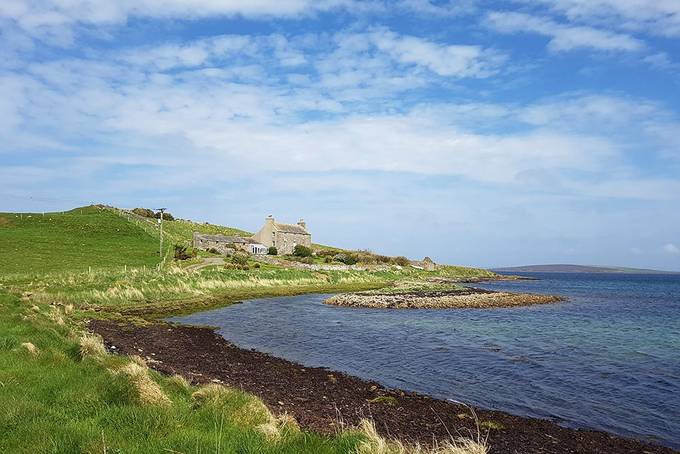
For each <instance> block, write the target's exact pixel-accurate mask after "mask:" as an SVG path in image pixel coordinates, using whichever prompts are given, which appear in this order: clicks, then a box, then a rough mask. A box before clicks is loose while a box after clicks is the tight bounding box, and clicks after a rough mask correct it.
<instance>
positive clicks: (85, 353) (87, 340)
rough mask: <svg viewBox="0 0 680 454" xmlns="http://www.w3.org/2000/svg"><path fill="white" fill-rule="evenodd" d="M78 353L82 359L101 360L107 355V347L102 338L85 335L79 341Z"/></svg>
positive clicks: (94, 335)
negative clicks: (100, 358)
mask: <svg viewBox="0 0 680 454" xmlns="http://www.w3.org/2000/svg"><path fill="white" fill-rule="evenodd" d="M79 344H80V346H79V348H78V353H79V354H80V358H81V359H85V358H99V357H101V356H103V355H105V354H106V347H104V341H103V340H102V338H101V336H98V335H96V334H90V333H85V334H83V335H82V336H81V337H80V339H79Z"/></svg>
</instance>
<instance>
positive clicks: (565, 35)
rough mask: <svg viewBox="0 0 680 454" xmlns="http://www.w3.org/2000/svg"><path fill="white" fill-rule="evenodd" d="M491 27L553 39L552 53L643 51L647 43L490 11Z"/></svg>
mask: <svg viewBox="0 0 680 454" xmlns="http://www.w3.org/2000/svg"><path fill="white" fill-rule="evenodd" d="M486 22H487V24H488V25H489V26H491V27H492V28H494V29H495V30H497V31H499V32H502V33H538V34H540V35H543V36H546V37H548V38H550V42H549V44H548V48H549V49H550V50H551V51H553V52H564V51H570V50H574V49H583V48H586V49H595V50H600V51H627V52H631V51H640V50H643V49H644V48H645V44H644V43H643V42H642V41H640V40H638V39H636V38H634V37H632V36H630V35H626V34H621V33H614V32H610V31H607V30H600V29H595V28H592V27H586V26H578V25H565V24H560V23H558V22H555V21H554V20H551V19H548V18H545V17H538V16H533V15H529V14H524V13H516V12H491V13H489V14H488V15H487V18H486Z"/></svg>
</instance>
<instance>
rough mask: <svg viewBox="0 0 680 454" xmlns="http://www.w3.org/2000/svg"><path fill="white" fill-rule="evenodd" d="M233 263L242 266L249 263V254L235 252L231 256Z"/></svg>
mask: <svg viewBox="0 0 680 454" xmlns="http://www.w3.org/2000/svg"><path fill="white" fill-rule="evenodd" d="M231 263H233V264H234V265H241V266H245V265H248V256H247V255H246V254H234V255H232V256H231Z"/></svg>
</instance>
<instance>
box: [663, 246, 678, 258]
mask: <svg viewBox="0 0 680 454" xmlns="http://www.w3.org/2000/svg"><path fill="white" fill-rule="evenodd" d="M663 250H664V252H665V253H667V254H671V255H680V248H679V247H677V246H676V245H675V244H673V243H667V244H665V245H664V247H663Z"/></svg>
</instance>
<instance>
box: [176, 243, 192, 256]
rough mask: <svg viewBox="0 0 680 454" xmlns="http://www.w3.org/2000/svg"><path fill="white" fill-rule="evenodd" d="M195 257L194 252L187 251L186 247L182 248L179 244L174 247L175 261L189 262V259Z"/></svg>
mask: <svg viewBox="0 0 680 454" xmlns="http://www.w3.org/2000/svg"><path fill="white" fill-rule="evenodd" d="M194 257H196V251H195V250H191V251H189V247H188V246H182V245H181V244H176V245H175V260H189V259H190V258H194Z"/></svg>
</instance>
